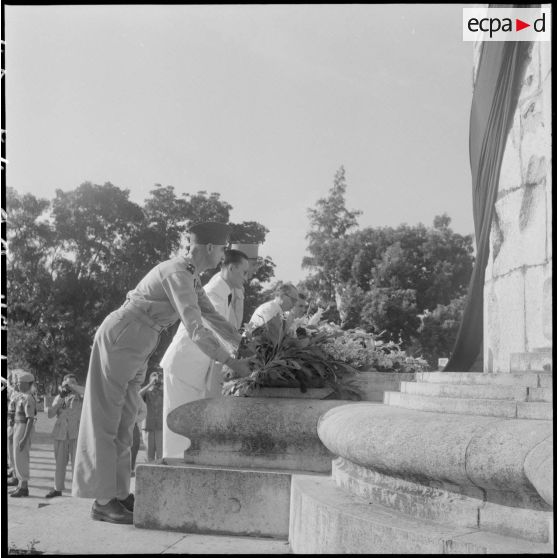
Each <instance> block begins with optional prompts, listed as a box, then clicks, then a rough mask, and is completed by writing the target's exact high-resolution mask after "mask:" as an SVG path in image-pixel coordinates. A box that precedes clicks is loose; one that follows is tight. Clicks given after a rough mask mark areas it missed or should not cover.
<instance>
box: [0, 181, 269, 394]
mask: <svg viewBox="0 0 558 558" xmlns="http://www.w3.org/2000/svg"><path fill="white" fill-rule="evenodd" d="M6 209H7V231H8V232H7V240H8V254H7V272H6V279H7V292H8V301H7V302H8V311H7V326H8V364H9V365H10V366H12V367H13V366H17V365H23V366H27V367H29V368H30V369H31V370H32V371H33V372H34V373H35V374H36V375H37V377H38V378H39V380H40V381H46V382H47V383H48V382H53V383H56V382H58V381H60V378H61V377H62V376H63V375H64V374H66V373H69V372H73V373H75V374H77V375H78V377H80V378H81V380H82V381H83V380H84V379H85V375H86V372H87V367H88V361H89V354H90V348H91V344H92V341H93V336H94V334H95V331H96V329H97V327H98V326H99V325H100V323H101V322H102V321H103V319H104V318H105V317H106V316H107V315H108V314H109V313H110V312H111V311H113V310H115V309H116V308H117V307H118V306H120V305H121V304H122V302H123V301H124V299H125V297H126V293H127V292H128V291H129V290H131V289H133V288H134V287H135V286H136V284H137V283H138V282H139V280H140V279H141V278H142V277H143V276H144V275H145V274H146V273H147V272H148V271H149V270H150V269H151V268H152V267H153V266H154V265H156V264H157V263H159V262H161V261H164V260H165V259H168V258H169V257H171V256H173V255H175V254H177V253H178V252H179V251H180V249H181V246H182V244H183V239H184V235H185V232H186V230H187V227H188V225H189V224H190V223H192V222H196V221H204V220H211V221H220V222H228V220H229V213H230V210H231V209H232V206H231V205H230V204H228V203H227V202H224V201H222V200H221V199H220V195H219V194H218V193H211V194H209V195H208V194H207V192H205V191H199V192H197V193H195V194H182V195H180V196H177V194H176V193H175V190H174V188H173V186H162V185H160V184H156V185H155V187H154V189H153V190H151V192H150V195H149V197H148V198H147V199H146V200H145V202H144V204H143V206H142V205H138V204H136V203H134V202H133V201H131V200H130V199H129V191H128V190H125V189H121V188H119V187H117V186H115V185H113V184H111V183H106V184H103V185H98V184H92V183H90V182H85V183H83V184H81V185H80V186H79V187H78V188H76V189H75V190H71V191H68V192H63V191H61V190H57V191H56V195H55V197H54V199H53V200H52V201H50V202H49V201H48V200H44V199H39V198H36V197H35V196H33V195H31V194H25V195H20V194H18V192H17V191H16V190H14V189H13V188H8V189H7V203H6ZM235 227H239V230H242V229H245V230H246V232H247V234H249V235H257V236H258V238H260V239H261V241H263V240H264V239H265V234H266V232H267V229H266V228H265V227H264V226H263V225H261V224H260V223H257V222H255V221H251V222H246V223H241V224H240V225H235ZM273 266H274V264H273V262H272V261H271V260H269V259H268V260H266V263H265V265H264V266H263V268H262V270H261V271H260V272H259V276H258V277H259V278H260V280H265V279H266V278H269V277H271V276H273ZM169 335H170V334H169ZM169 335H167V337H169ZM164 337H165V336H163V338H164ZM170 337H171V338H172V336H170ZM168 341H169V342H170V339H168ZM167 344H168V343H167ZM162 349H164V347H163V346H161V350H162ZM161 350H159V349H158V351H156V353H161V354H156V355H154V357H155V358H156V357H158V358H159V359H160V357H161V356H162V352H161ZM152 362H153V364H155V360H153V361H152Z"/></svg>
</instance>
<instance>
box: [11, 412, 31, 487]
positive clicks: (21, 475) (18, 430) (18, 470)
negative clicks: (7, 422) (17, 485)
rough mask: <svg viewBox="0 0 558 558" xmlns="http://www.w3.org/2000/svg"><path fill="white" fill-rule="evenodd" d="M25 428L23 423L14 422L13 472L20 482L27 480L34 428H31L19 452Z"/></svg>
mask: <svg viewBox="0 0 558 558" xmlns="http://www.w3.org/2000/svg"><path fill="white" fill-rule="evenodd" d="M25 426H26V424H25V423H24V422H16V423H15V424H14V442H13V451H14V472H15V476H16V477H17V479H18V480H20V481H28V480H29V452H30V451H31V438H32V437H33V432H34V428H35V427H34V426H32V427H31V432H30V434H29V436H28V438H27V442H25V445H24V446H23V449H22V450H20V449H19V447H18V444H19V441H20V440H22V439H23V436H24V434H25Z"/></svg>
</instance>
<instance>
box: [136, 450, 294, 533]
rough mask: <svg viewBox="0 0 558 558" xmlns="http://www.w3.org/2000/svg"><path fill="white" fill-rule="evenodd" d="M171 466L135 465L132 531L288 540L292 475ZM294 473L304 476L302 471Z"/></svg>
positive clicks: (184, 465) (181, 465) (179, 465)
mask: <svg viewBox="0 0 558 558" xmlns="http://www.w3.org/2000/svg"><path fill="white" fill-rule="evenodd" d="M172 461H173V463H174V464H173V465H161V464H138V465H137V466H136V477H135V479H136V481H135V486H136V488H135V503H134V525H135V526H136V527H139V528H143V529H158V530H170V531H180V532H183V533H207V534H214V535H237V536H248V537H273V538H279V539H286V538H287V536H288V529H289V506H290V494H291V473H292V472H287V471H281V470H275V471H273V470H261V469H236V468H217V467H203V466H192V465H187V464H184V463H180V460H178V459H177V460H172ZM297 473H298V474H299V475H300V476H304V472H303V471H297Z"/></svg>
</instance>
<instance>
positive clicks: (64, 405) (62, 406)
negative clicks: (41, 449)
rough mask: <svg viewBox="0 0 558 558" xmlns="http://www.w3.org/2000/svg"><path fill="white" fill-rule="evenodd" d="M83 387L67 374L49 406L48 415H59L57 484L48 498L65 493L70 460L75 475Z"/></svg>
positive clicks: (54, 431)
mask: <svg viewBox="0 0 558 558" xmlns="http://www.w3.org/2000/svg"><path fill="white" fill-rule="evenodd" d="M84 391H85V388H84V387H83V386H80V385H79V384H78V383H77V378H76V376H75V375H74V374H66V375H65V376H64V378H63V379H62V384H61V386H60V387H59V388H58V395H57V396H56V397H55V398H54V401H53V402H52V405H51V406H50V407H48V409H47V416H48V418H54V417H56V422H55V423H54V428H53V429H52V437H53V441H54V459H55V461H56V471H55V473H54V488H53V489H52V490H51V491H50V492H49V493H48V494H47V495H46V496H45V497H46V498H54V497H56V496H62V491H63V490H64V489H65V481H66V468H67V467H68V461H70V463H71V465H72V475H73V471H74V463H75V458H76V440H77V437H78V432H79V421H80V417H81V407H82V402H83V392H84Z"/></svg>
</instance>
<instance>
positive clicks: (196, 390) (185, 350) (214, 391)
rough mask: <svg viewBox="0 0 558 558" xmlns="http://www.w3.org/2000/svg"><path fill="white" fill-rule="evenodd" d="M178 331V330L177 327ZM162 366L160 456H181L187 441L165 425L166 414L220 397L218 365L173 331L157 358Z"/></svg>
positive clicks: (188, 442) (219, 365)
mask: <svg viewBox="0 0 558 558" xmlns="http://www.w3.org/2000/svg"><path fill="white" fill-rule="evenodd" d="M179 332H180V330H179ZM161 367H162V368H163V386H164V387H163V457H172V458H180V459H183V458H184V452H185V451H186V450H187V449H188V448H189V447H190V445H191V441H190V439H189V438H187V437H186V436H182V435H181V434H176V433H175V432H173V431H172V430H171V429H170V428H169V427H168V425H167V416H168V414H169V413H170V412H171V411H172V410H173V409H176V408H177V407H180V406H181V405H184V404H185V403H190V402H191V401H197V400H198V399H206V398H208V397H220V395H221V385H222V374H221V369H222V364H219V363H215V361H213V360H212V359H211V358H209V357H208V356H207V355H206V354H205V353H204V352H202V351H201V350H200V349H199V348H198V346H197V345H196V344H195V343H194V342H193V341H192V340H191V339H190V338H189V337H188V334H187V333H186V332H183V334H182V335H180V333H177V334H176V335H175V336H174V338H173V340H172V342H171V344H170V345H169V347H168V349H167V351H166V353H165V355H164V356H163V358H162V359H161Z"/></svg>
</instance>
